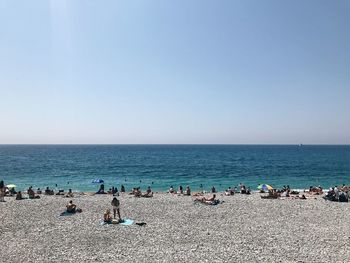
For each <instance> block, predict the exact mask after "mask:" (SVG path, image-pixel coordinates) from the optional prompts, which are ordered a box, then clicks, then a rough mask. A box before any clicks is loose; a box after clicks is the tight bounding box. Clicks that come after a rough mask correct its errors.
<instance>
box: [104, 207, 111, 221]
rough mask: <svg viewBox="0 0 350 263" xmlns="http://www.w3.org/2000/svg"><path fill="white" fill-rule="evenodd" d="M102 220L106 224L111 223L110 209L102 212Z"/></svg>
mask: <svg viewBox="0 0 350 263" xmlns="http://www.w3.org/2000/svg"><path fill="white" fill-rule="evenodd" d="M103 221H104V222H105V223H108V224H110V223H112V215H111V210H109V209H107V210H106V212H105V213H104V214H103Z"/></svg>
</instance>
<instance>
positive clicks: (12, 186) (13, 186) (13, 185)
mask: <svg viewBox="0 0 350 263" xmlns="http://www.w3.org/2000/svg"><path fill="white" fill-rule="evenodd" d="M6 187H7V188H15V187H17V185H15V184H8V185H6Z"/></svg>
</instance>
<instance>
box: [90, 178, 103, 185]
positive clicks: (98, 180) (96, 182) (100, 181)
mask: <svg viewBox="0 0 350 263" xmlns="http://www.w3.org/2000/svg"><path fill="white" fill-rule="evenodd" d="M103 182H104V181H103V180H102V179H94V180H92V182H91V183H93V184H102V183H103Z"/></svg>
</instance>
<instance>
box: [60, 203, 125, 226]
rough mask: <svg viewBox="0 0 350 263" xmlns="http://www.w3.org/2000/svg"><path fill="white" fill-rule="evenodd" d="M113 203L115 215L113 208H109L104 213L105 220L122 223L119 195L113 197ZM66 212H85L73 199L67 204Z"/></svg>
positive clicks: (109, 222) (106, 221)
mask: <svg viewBox="0 0 350 263" xmlns="http://www.w3.org/2000/svg"><path fill="white" fill-rule="evenodd" d="M111 205H112V210H113V216H112V213H111V209H107V210H106V211H105V212H104V214H103V221H104V222H105V223H108V224H111V223H121V222H122V221H123V220H122V218H121V216H120V201H119V200H118V199H117V197H113V199H112V201H111ZM65 212H66V213H68V214H75V213H81V212H83V210H82V209H81V208H78V207H77V205H76V204H74V203H73V200H70V201H69V202H68V204H67V205H66V211H65ZM117 215H118V220H116V217H117Z"/></svg>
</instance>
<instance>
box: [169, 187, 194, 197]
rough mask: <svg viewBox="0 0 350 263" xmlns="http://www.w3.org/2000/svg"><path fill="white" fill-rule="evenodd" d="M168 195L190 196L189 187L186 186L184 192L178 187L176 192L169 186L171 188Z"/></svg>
mask: <svg viewBox="0 0 350 263" xmlns="http://www.w3.org/2000/svg"><path fill="white" fill-rule="evenodd" d="M168 193H170V194H178V195H188V196H190V195H191V189H190V187H189V186H188V185H187V186H186V189H185V190H184V189H183V187H182V185H180V186H179V188H178V190H177V191H176V190H175V189H174V187H173V186H172V185H171V186H170V187H169V190H168Z"/></svg>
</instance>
